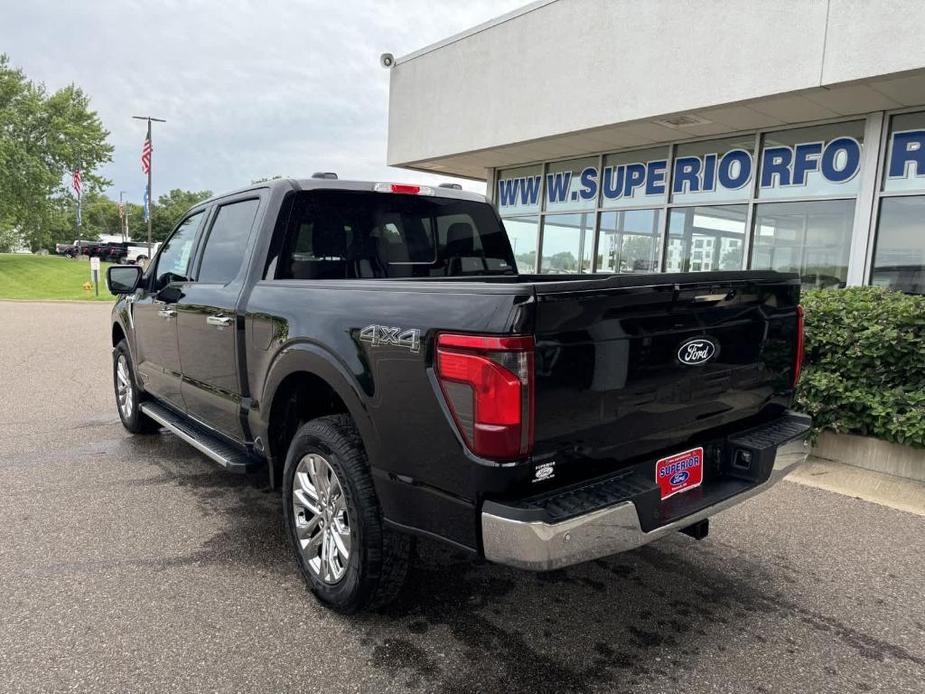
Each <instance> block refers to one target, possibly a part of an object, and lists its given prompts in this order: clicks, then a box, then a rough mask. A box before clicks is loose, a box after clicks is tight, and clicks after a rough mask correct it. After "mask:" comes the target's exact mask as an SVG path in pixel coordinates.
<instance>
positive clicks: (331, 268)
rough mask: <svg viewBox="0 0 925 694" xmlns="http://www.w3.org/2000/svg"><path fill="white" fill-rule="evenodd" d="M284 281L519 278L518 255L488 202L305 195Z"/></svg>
mask: <svg viewBox="0 0 925 694" xmlns="http://www.w3.org/2000/svg"><path fill="white" fill-rule="evenodd" d="M279 249H280V251H279V254H278V256H277V259H276V262H275V263H273V264H272V265H273V267H270V268H269V269H268V273H267V274H268V276H269V277H275V278H277V279H351V278H357V279H361V278H375V277H383V278H386V277H459V276H464V275H499V274H503V275H514V274H516V272H517V271H516V269H515V264H514V257H513V254H512V253H511V247H510V244H509V243H508V240H507V236H506V234H505V233H504V229H503V228H502V227H501V223H500V222H499V220H498V217H497V215H496V214H495V212H494V210H493V209H492V208H491V206H489V205H488V204H487V203H482V202H474V201H470V200H456V199H452V198H440V197H432V196H423V195H399V194H393V193H373V192H365V191H332V190H319V191H306V192H303V193H299V194H297V196H296V198H295V200H294V202H293V206H292V213H291V215H290V216H289V221H288V224H286V227H285V230H284V234H283V239H282V242H281V244H280V245H279Z"/></svg>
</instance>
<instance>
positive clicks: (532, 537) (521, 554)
mask: <svg viewBox="0 0 925 694" xmlns="http://www.w3.org/2000/svg"><path fill="white" fill-rule="evenodd" d="M808 452H809V442H808V441H807V440H806V437H805V436H802V437H800V438H797V439H794V440H792V441H789V442H787V443H785V444H783V445H781V446H779V447H778V448H777V455H776V457H775V459H774V467H773V470H772V471H771V475H770V477H769V478H768V479H767V480H766V481H765V482H763V483H761V484H758V485H756V486H754V487H751V488H749V489H747V490H745V491H743V492H741V493H739V494H737V495H735V496H732V497H730V498H728V499H725V500H723V501H721V502H718V503H716V504H714V505H712V506H708V507H707V508H704V509H702V510H700V511H697V512H696V513H692V514H690V515H688V516H684V517H683V518H679V519H677V520H675V521H673V522H671V523H668V524H667V525H663V526H661V527H658V528H656V529H654V530H651V531H649V532H645V531H644V530H643V529H642V527H640V523H639V514H638V513H637V510H636V505H635V504H634V503H633V502H632V501H623V502H620V503H617V504H615V505H613V506H610V507H608V508H603V509H600V510H597V511H594V512H592V513H587V514H585V515H581V516H578V517H576V518H570V519H568V520H564V521H562V522H559V523H545V522H536V521H533V522H528V521H519V520H513V519H510V518H504V517H502V516H498V515H493V514H492V513H488V512H484V511H483V512H482V544H483V547H484V552H485V558H486V559H488V560H489V561H493V562H497V563H499V564H506V565H508V566H514V567H518V568H521V569H529V570H533V571H549V570H552V569H558V568H562V567H564V566H569V565H571V564H578V563H580V562H584V561H589V560H591V559H597V558H599V557H605V556H609V555H611V554H617V553H619V552H625V551H626V550H630V549H633V548H635V547H640V546H641V545H644V544H647V543H649V542H652V541H653V540H657V539H658V538H660V537H662V536H664V535H667V534H668V533H670V532H673V531H675V530H680V529H681V528H686V527H687V526H689V525H693V524H694V523H697V522H698V521H701V520H703V519H705V518H709V517H710V516H712V515H714V514H716V513H719V512H720V511H723V510H725V509H727V508H731V507H732V506H735V505H737V504H740V503H742V502H743V501H745V500H746V499H748V498H750V497H752V496H755V495H756V494H759V493H761V492H763V491H765V490H766V489H769V488H770V487H772V486H773V485H775V484H777V482H779V481H780V480H781V479H783V477H784V476H785V475H786V474H787V473H789V472H790V471H791V470H792V469H793V468H794V467H796V466H797V465H800V464H801V463H803V462H804V461H805V460H806V456H807V454H808Z"/></svg>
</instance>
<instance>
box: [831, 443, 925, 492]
mask: <svg viewBox="0 0 925 694" xmlns="http://www.w3.org/2000/svg"><path fill="white" fill-rule="evenodd" d="M813 455H814V456H815V457H817V458H822V459H824V460H831V461H833V462H836V463H844V464H846V465H853V466H854V467H859V468H863V469H865V470H871V471H872V472H880V473H883V474H885V475H893V476H895V477H903V478H905V479H909V480H915V481H916V482H925V449H923V448H911V447H910V446H900V445H899V444H896V443H890V442H889V441H881V440H880V439H873V438H870V437H868V436H855V435H854V434H836V433H833V432H831V431H824V432H822V435H821V436H820V437H819V440H818V441H817V442H816V445H815V446H814V447H813Z"/></svg>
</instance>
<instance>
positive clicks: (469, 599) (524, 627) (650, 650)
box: [0, 302, 925, 694]
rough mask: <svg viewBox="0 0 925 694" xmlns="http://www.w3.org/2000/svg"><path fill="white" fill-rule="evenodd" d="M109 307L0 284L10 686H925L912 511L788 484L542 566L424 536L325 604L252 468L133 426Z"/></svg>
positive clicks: (6, 682) (3, 670) (4, 621)
mask: <svg viewBox="0 0 925 694" xmlns="http://www.w3.org/2000/svg"><path fill="white" fill-rule="evenodd" d="M108 320H109V307H108V306H107V305H98V304H97V305H92V304H64V303H61V304H51V303H49V304H38V303H12V302H0V490H2V492H0V493H2V503H0V586H2V598H0V691H4V692H20V691H22V692H26V691H29V692H31V691H65V690H67V691H94V692H96V691H120V692H124V691H146V692H153V691H170V692H184V691H221V692H226V691H227V692H231V691H280V692H282V691H300V692H326V693H327V692H330V693H334V692H398V691H415V692H459V693H462V692H505V693H513V692H526V691H529V692H557V693H558V692H583V691H601V692H630V691H632V692H685V693H687V692H730V693H736V694H738V693H740V692H762V693H767V692H838V693H843V692H891V693H894V692H918V693H921V692H922V691H925V580H923V576H925V517H922V516H919V515H914V514H911V513H905V512H902V511H897V510H894V509H891V508H887V507H885V506H881V505H876V504H873V503H869V502H867V501H862V500H860V499H856V498H852V497H850V496H844V495H841V494H837V493H833V492H830V491H825V490H822V489H815V488H810V487H806V486H802V485H798V484H795V483H792V482H784V483H782V484H779V485H778V486H777V487H775V488H774V489H772V490H771V491H769V492H768V493H766V494H764V495H761V496H758V497H756V498H754V499H752V500H750V501H748V502H746V503H745V504H743V505H742V506H739V507H736V508H734V509H731V510H729V511H727V512H725V513H723V514H721V515H720V516H718V517H716V518H714V519H713V521H712V523H711V525H712V527H711V533H710V536H709V537H708V538H707V539H705V540H703V541H701V542H697V541H695V540H692V539H691V538H688V537H686V536H683V535H680V534H678V535H675V536H672V537H668V538H666V539H664V540H662V541H660V542H657V543H655V544H652V545H649V546H648V547H644V548H641V549H639V550H636V551H633V552H629V553H627V554H623V555H620V556H617V557H613V558H610V559H606V560H602V561H596V562H591V563H589V564H585V565H581V566H577V567H573V568H569V569H567V570H562V571H556V572H553V573H549V574H531V573H525V572H520V571H515V570H510V569H506V568H504V567H499V566H493V565H490V564H487V563H484V562H477V561H472V560H469V559H467V558H466V557H464V556H462V555H460V554H458V553H456V552H454V551H452V550H447V549H444V548H443V547H442V546H439V545H437V544H433V543H429V542H427V543H421V544H419V546H418V552H417V558H416V565H415V568H414V571H413V574H412V577H411V580H410V582H409V585H408V587H407V589H406V590H405V592H404V594H403V595H402V597H401V598H400V600H399V601H398V603H396V604H395V605H394V606H392V607H390V608H389V609H387V610H386V611H384V612H381V613H377V614H368V615H361V616H354V617H343V616H339V615H336V614H333V613H331V612H329V611H327V610H325V609H323V608H321V607H319V606H318V605H317V604H316V602H315V601H314V599H313V597H312V596H311V594H309V593H308V592H306V590H305V588H304V585H303V583H302V580H301V578H300V577H299V575H298V574H297V572H296V568H295V564H294V561H293V559H292V558H291V557H290V553H289V548H288V547H287V546H286V543H285V537H284V534H283V524H282V513H281V502H280V498H279V494H278V493H275V492H270V491H268V490H267V489H266V485H265V482H264V479H263V478H262V476H260V475H254V476H247V477H244V476H234V475H230V474H228V473H225V472H223V471H222V470H220V469H218V468H217V467H216V466H215V465H213V464H212V463H211V462H209V461H208V459H206V458H204V457H203V456H201V455H199V454H198V453H196V452H195V451H194V450H193V449H191V448H189V447H188V446H186V445H184V444H183V443H182V442H180V441H178V440H177V439H176V438H175V437H173V436H172V435H170V434H166V433H161V434H159V435H156V436H153V437H132V436H130V435H128V434H127V433H126V432H125V431H124V430H123V429H122V427H121V425H120V424H119V420H118V417H117V415H116V410H115V404H114V400H113V395H112V386H111V361H110V359H111V357H110V345H109V322H108Z"/></svg>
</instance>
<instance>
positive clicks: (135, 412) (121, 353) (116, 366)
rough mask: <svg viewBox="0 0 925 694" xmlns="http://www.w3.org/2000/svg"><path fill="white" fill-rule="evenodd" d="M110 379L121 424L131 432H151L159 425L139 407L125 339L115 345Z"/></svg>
mask: <svg viewBox="0 0 925 694" xmlns="http://www.w3.org/2000/svg"><path fill="white" fill-rule="evenodd" d="M112 381H113V388H114V389H115V392H116V407H117V408H118V410H119V419H121V420H122V426H124V427H125V428H126V429H128V430H129V431H130V432H132V433H133V434H153V433H154V432H156V431H157V430H158V429H160V425H159V424H158V423H157V422H155V421H154V420H153V419H151V418H150V417H148V416H147V415H146V414H145V413H144V412H142V411H141V410H140V409H139V405H140V404H141V392H140V391H139V390H138V386H137V385H135V369H134V367H133V366H132V355H131V354H129V351H128V344H127V343H126V342H125V340H122V341H121V342H119V344H118V345H116V349H115V351H114V352H113V360H112Z"/></svg>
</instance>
